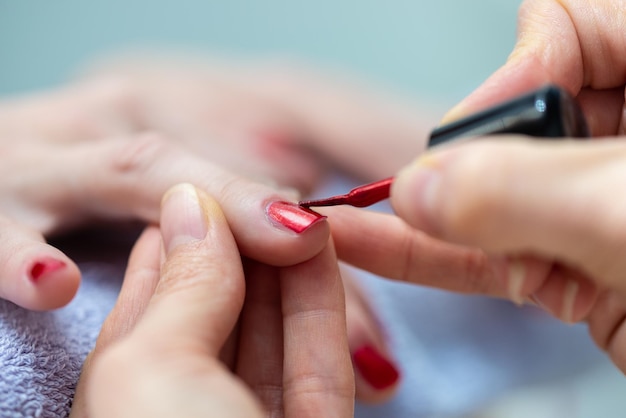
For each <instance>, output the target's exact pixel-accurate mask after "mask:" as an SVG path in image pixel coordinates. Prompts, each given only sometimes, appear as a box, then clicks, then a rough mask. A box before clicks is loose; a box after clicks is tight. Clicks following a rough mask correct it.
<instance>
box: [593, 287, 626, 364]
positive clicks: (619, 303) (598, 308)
mask: <svg viewBox="0 0 626 418" xmlns="http://www.w3.org/2000/svg"><path fill="white" fill-rule="evenodd" d="M587 322H588V323H589V332H590V334H591V336H592V337H593V339H594V341H595V342H596V344H598V346H599V347H600V348H602V349H603V350H605V351H606V352H607V353H608V354H609V355H610V357H611V360H613V362H614V363H615V364H616V365H617V367H619V368H620V370H622V372H626V352H625V351H624V347H625V346H626V309H625V308H624V298H623V297H622V296H620V295H618V294H616V293H615V292H610V291H607V292H603V293H602V294H601V295H600V296H599V297H598V300H597V302H596V304H595V306H594V309H593V311H592V312H591V315H589V318H588V321H587Z"/></svg>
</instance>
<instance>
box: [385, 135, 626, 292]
mask: <svg viewBox="0 0 626 418" xmlns="http://www.w3.org/2000/svg"><path fill="white" fill-rule="evenodd" d="M625 162H626V145H625V144H624V142H623V141H594V142H576V141H554V142H550V141H546V142H543V141H542V142H541V143H539V142H532V141H531V140H524V139H514V138H509V139H507V140H506V141H502V139H500V140H498V138H494V139H493V140H488V141H487V140H486V141H476V142H473V143H466V144H463V145H460V146H458V147H449V148H443V149H442V150H440V151H438V152H433V153H427V154H425V155H424V156H423V157H422V158H420V159H418V160H417V162H416V163H414V164H413V165H411V166H409V167H408V168H406V169H405V170H404V171H402V172H401V173H400V174H399V175H398V176H397V179H396V181H395V182H394V185H393V187H392V191H391V201H392V205H393V207H394V209H395V210H396V212H397V213H398V215H399V216H400V217H402V218H403V219H404V220H406V221H407V222H408V223H409V224H411V225H412V226H414V227H417V228H419V229H422V230H425V231H426V232H428V233H430V234H432V235H434V236H436V237H440V238H443V239H445V240H447V241H451V242H455V243H459V244H464V245H469V246H476V247H480V248H482V249H484V250H486V251H487V252H491V253H495V254H506V255H511V254H512V255H515V254H520V253H522V254H524V253H530V254H533V255H536V256H539V257H541V258H545V259H548V260H556V261H558V262H561V263H563V264H565V265H567V266H569V267H572V268H575V269H577V270H579V271H581V272H583V273H586V274H587V275H589V276H590V277H591V278H593V279H594V280H596V282H597V283H599V284H601V285H604V286H609V287H612V288H614V289H616V290H619V291H621V292H622V294H625V295H626V281H624V280H623V272H624V271H626V259H625V258H624V257H623V256H622V254H621V251H622V249H623V248H624V245H625V244H626V210H625V209H626V197H624V194H623V193H621V192H619V190H621V188H622V185H623V184H624V182H625V181H626V164H625ZM616 192H617V193H616Z"/></svg>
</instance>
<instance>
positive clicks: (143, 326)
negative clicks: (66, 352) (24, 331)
mask: <svg viewBox="0 0 626 418" xmlns="http://www.w3.org/2000/svg"><path fill="white" fill-rule="evenodd" d="M181 213H185V214H186V217H181V216H180V214H181ZM161 231H162V244H161V243H160V239H159V238H160V237H159V232H158V230H157V229H156V228H148V229H147V230H146V232H145V233H144V234H143V235H142V237H141V238H140V239H139V241H138V242H137V244H136V246H135V248H134V250H133V253H132V255H131V259H130V262H129V266H128V269H127V273H126V277H125V279H124V285H123V288H122V292H121V294H120V297H119V299H118V302H117V304H116V306H115V308H114V309H113V311H112V312H111V314H110V316H109V318H108V319H107V320H106V322H105V324H104V326H103V329H102V332H101V334H100V336H99V338H98V342H97V344H96V348H95V350H94V351H93V352H92V353H91V354H90V356H89V358H88V361H87V362H86V363H85V366H84V369H83V374H82V376H81V381H80V383H79V387H78V389H77V394H76V398H75V402H74V404H73V409H72V415H71V416H72V417H80V416H90V417H100V416H102V417H122V416H129V417H142V416H150V417H159V416H163V417H171V416H186V417H194V416H216V417H231V416H232V417H240V416H246V417H261V416H268V415H269V416H278V415H280V416H285V417H290V416H294V417H296V416H297V417H306V416H316V417H317V416H320V414H321V415H323V416H333V417H348V416H352V413H353V410H352V408H353V401H354V398H353V396H354V393H353V392H354V387H353V384H354V383H353V376H352V369H351V366H350V357H349V354H348V345H347V339H346V329H345V327H346V325H345V310H344V301H343V289H342V285H341V278H340V276H339V271H338V267H337V264H336V261H335V260H336V259H335V256H334V252H333V248H332V244H330V243H329V245H328V246H327V247H326V248H325V249H324V250H323V251H322V252H321V253H319V254H318V255H317V256H315V257H313V258H312V259H310V260H308V261H306V262H304V263H301V264H299V265H295V266H292V267H285V268H281V269H277V268H274V267H271V266H267V265H263V264H260V263H258V262H251V263H247V265H246V281H245V283H244V270H243V269H242V264H241V260H240V255H239V253H238V251H237V247H236V244H235V241H234V239H233V236H232V235H231V233H230V231H229V229H228V223H227V221H226V219H225V217H224V214H223V213H222V212H221V210H220V208H219V206H218V205H217V203H216V202H215V201H213V200H212V199H210V198H209V197H208V196H207V195H206V194H204V193H203V192H202V191H201V190H199V189H195V188H194V187H193V186H191V185H180V186H176V187H174V188H173V189H172V190H170V191H169V192H168V193H167V195H166V197H165V198H164V203H163V211H162V215H161ZM161 245H162V246H161ZM161 248H164V250H165V255H164V260H163V262H162V264H161V267H160V268H159V264H160V263H159V255H160V254H161V251H162V250H161ZM244 288H245V289H244ZM244 293H245V296H244Z"/></svg>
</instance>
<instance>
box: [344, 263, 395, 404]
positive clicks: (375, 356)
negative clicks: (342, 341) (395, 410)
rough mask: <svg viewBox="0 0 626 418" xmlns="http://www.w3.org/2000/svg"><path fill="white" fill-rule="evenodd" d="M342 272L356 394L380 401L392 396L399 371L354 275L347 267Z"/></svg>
mask: <svg viewBox="0 0 626 418" xmlns="http://www.w3.org/2000/svg"><path fill="white" fill-rule="evenodd" d="M341 275H342V277H343V284H344V289H345V291H346V321H347V326H348V343H349V345H350V353H352V364H353V366H354V369H355V386H356V397H357V399H359V400H360V401H362V402H366V403H381V402H383V401H385V400H387V399H389V398H390V397H391V396H393V394H394V392H395V390H396V389H397V387H398V384H399V383H400V371H399V368H398V366H396V365H395V362H394V360H393V357H392V356H391V354H390V353H389V350H388V349H387V346H386V343H385V340H384V338H383V336H382V335H381V331H380V325H379V324H378V323H377V322H376V320H375V317H374V315H373V313H372V312H371V311H370V309H368V305H367V300H366V299H365V297H364V296H363V291H362V290H361V289H360V288H359V284H358V282H357V281H356V278H355V277H353V276H352V275H351V274H350V272H349V271H348V270H347V269H346V268H343V269H342V270H341Z"/></svg>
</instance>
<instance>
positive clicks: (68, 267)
mask: <svg viewBox="0 0 626 418" xmlns="http://www.w3.org/2000/svg"><path fill="white" fill-rule="evenodd" d="M42 245H43V246H44V248H42V249H38V250H39V251H32V253H31V254H28V255H26V256H25V257H24V262H23V266H22V273H21V274H20V275H19V276H18V277H19V279H18V280H17V281H16V283H15V285H14V286H8V287H5V286H3V288H5V289H7V294H6V297H7V299H9V300H11V301H13V302H14V303H16V304H18V305H20V306H22V307H24V308H27V309H32V310H41V311H44V310H51V309H57V308H61V307H63V306H65V305H67V304H68V303H69V302H70V301H71V300H72V299H73V298H74V296H75V295H76V292H77V291H78V287H79V285H80V280H81V274H80V270H79V269H78V266H77V265H76V264H75V263H74V262H73V261H72V260H71V259H69V258H68V257H67V256H66V255H65V254H63V253H62V252H61V251H59V250H57V249H56V248H54V247H51V246H49V245H47V244H42ZM42 250H43V251H42Z"/></svg>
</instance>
